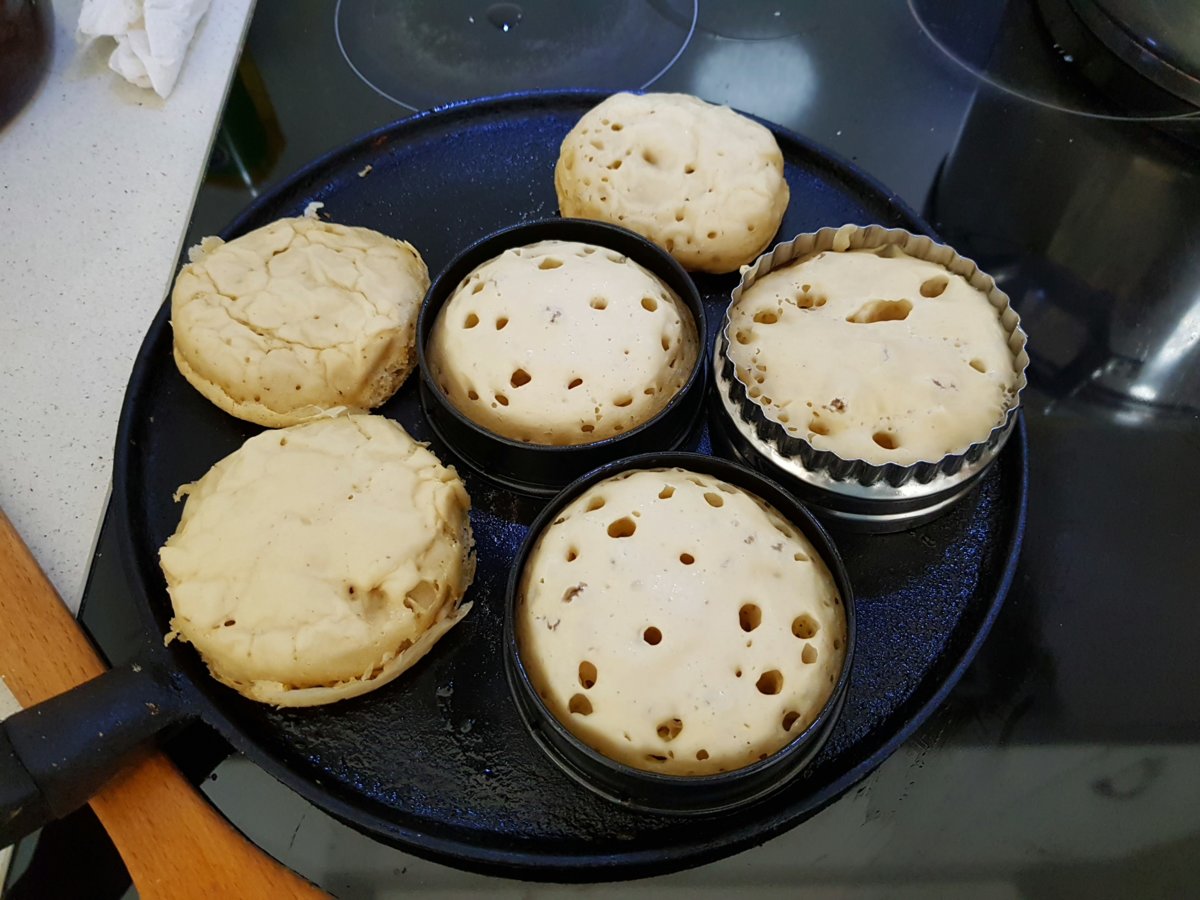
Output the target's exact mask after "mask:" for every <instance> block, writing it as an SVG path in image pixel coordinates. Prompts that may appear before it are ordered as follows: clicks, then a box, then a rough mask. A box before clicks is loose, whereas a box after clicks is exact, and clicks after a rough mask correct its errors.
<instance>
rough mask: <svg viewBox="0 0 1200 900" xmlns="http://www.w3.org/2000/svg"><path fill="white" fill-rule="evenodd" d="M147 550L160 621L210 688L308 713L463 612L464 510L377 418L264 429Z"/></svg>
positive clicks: (456, 484)
mask: <svg viewBox="0 0 1200 900" xmlns="http://www.w3.org/2000/svg"><path fill="white" fill-rule="evenodd" d="M179 495H184V496H187V503H186V505H185V506H184V509H183V516H182V518H181V520H180V522H179V527H178V528H177V529H176V530H175V533H174V534H173V535H171V537H170V538H169V539H168V540H167V542H166V544H165V545H164V546H163V547H162V549H161V550H160V551H159V561H160V563H161V565H162V570H163V574H164V575H165V576H166V581H167V589H168V591H169V592H170V595H171V603H172V605H173V607H174V611H175V615H174V617H173V618H172V620H171V629H172V631H171V633H170V634H169V635H168V640H170V639H171V638H172V637H178V638H179V639H181V640H184V641H187V642H189V643H191V644H192V645H193V646H195V648H196V649H197V650H198V651H199V652H200V654H201V656H202V657H203V658H204V661H205V662H206V663H207V664H208V667H209V670H210V671H211V672H212V674H213V676H214V677H216V678H217V679H218V680H219V681H221V682H223V683H224V684H227V685H229V686H230V687H232V688H234V689H235V690H237V691H239V692H240V693H242V694H244V695H245V696H247V697H249V698H251V699H252V700H258V701H260V702H264V703H271V704H274V705H276V706H313V705H316V704H321V703H330V702H332V701H334V700H340V699H343V698H346V697H353V696H356V695H358V694H363V693H366V692H367V691H371V690H374V689H375V688H377V687H380V686H381V685H384V684H387V683H388V682H389V681H391V680H392V679H393V678H395V677H396V676H397V675H399V674H400V673H401V672H403V671H404V670H406V669H407V668H409V667H410V666H411V665H413V664H414V663H415V662H417V661H418V660H419V659H421V657H422V656H424V655H425V653H426V652H428V650H429V649H430V648H431V647H432V646H433V644H434V643H435V642H436V641H437V640H438V639H439V638H440V637H441V636H442V635H443V634H445V633H446V631H448V630H449V629H450V628H451V627H452V626H453V625H454V624H456V623H457V622H458V621H459V620H460V619H462V617H463V616H464V615H465V614H466V613H467V610H468V609H469V608H470V604H461V603H460V601H461V600H462V596H463V593H464V592H465V591H466V589H467V587H468V585H470V583H471V579H472V577H473V575H474V570H475V558H474V555H473V553H472V552H471V547H472V537H471V526H470V522H469V520H468V518H467V513H468V511H469V509H470V499H469V498H468V496H467V492H466V489H465V488H464V487H463V484H462V481H461V480H460V479H459V477H458V475H457V474H456V473H455V471H454V469H453V468H450V467H447V466H443V465H442V464H441V462H439V461H438V458H437V457H436V456H434V454H433V453H431V452H430V451H429V450H427V449H426V448H425V447H424V446H423V445H421V444H418V443H417V442H416V441H414V440H413V439H412V438H411V437H410V436H409V435H408V433H407V432H405V431H404V429H403V428H401V427H400V426H399V425H397V424H396V423H395V422H392V421H391V420H390V419H386V418H384V417H383V416H368V415H343V416H338V417H335V418H329V419H322V420H318V421H316V422H310V423H307V424H303V425H295V426H292V427H290V428H284V429H280V430H278V431H265V432H262V433H261V434H258V435H256V436H255V437H252V438H250V439H249V440H248V441H246V443H245V444H243V445H242V446H241V448H240V449H238V450H236V451H235V452H234V453H232V454H230V455H229V456H227V457H226V458H225V459H223V460H221V461H220V462H218V463H217V464H216V465H214V466H213V467H212V468H211V469H210V470H209V471H208V472H207V473H206V474H205V475H204V477H203V478H201V479H200V480H199V481H197V482H195V483H193V484H188V485H184V486H183V487H181V488H180V489H179Z"/></svg>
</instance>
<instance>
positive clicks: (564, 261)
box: [427, 241, 699, 445]
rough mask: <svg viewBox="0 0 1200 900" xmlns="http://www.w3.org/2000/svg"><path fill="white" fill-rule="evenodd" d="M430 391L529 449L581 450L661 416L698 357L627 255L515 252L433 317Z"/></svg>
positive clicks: (577, 248)
mask: <svg viewBox="0 0 1200 900" xmlns="http://www.w3.org/2000/svg"><path fill="white" fill-rule="evenodd" d="M427 353H428V359H429V365H430V370H431V374H432V376H433V380H434V381H435V382H436V383H437V384H438V385H439V386H440V387H441V389H442V391H443V392H444V393H445V394H446V397H447V398H448V399H449V400H450V402H451V403H452V404H453V405H454V406H455V408H457V409H458V410H459V411H460V412H461V413H462V414H463V415H465V416H466V417H467V418H468V419H470V420H471V421H473V422H475V423H476V424H478V425H480V426H482V427H483V428H486V429H488V430H489V431H491V432H493V433H495V434H498V435H502V436H504V437H507V438H511V439H513V440H517V441H524V442H526V443H531V444H544V445H569V444H585V443H591V442H593V441H598V440H602V439H604V438H609V437H614V436H616V435H619V434H622V433H624V432H627V431H629V430H630V429H633V428H636V427H637V426H639V425H641V424H642V423H644V422H647V421H649V420H650V419H651V418H653V417H654V416H655V415H657V414H658V413H659V412H660V411H661V410H662V409H663V407H665V406H666V405H667V404H668V403H669V402H670V400H671V398H672V397H674V396H675V394H676V393H678V391H679V390H680V389H681V388H682V387H683V386H684V385H685V384H686V383H687V380H688V377H689V375H690V374H691V370H692V367H693V366H694V364H695V362H696V357H697V354H698V353H699V348H698V343H697V336H696V325H695V322H694V320H693V318H692V314H691V311H690V310H689V309H688V308H687V305H686V304H685V303H684V302H683V301H682V300H680V298H679V296H678V295H677V294H676V293H675V292H674V291H672V290H671V288H670V287H668V286H667V285H666V284H665V283H664V282H663V281H662V280H661V279H660V278H658V277H657V276H656V275H654V274H653V273H652V272H650V271H649V270H647V269H645V268H644V267H642V266H641V265H639V264H638V263H636V262H635V261H633V260H632V259H630V258H628V257H627V256H625V255H624V254H621V253H618V252H617V251H615V250H609V249H606V248H604V247H598V246H595V245H592V244H583V243H578V242H573V241H541V242H539V243H536V244H530V245H527V246H524V247H512V248H509V249H508V250H505V251H504V252H503V253H501V254H500V255H499V256H497V257H495V258H494V259H491V260H489V261H488V262H486V263H484V264H483V265H481V266H479V267H478V268H477V269H475V270H474V271H473V272H471V273H470V274H469V275H468V276H467V277H466V278H465V279H463V281H462V283H461V284H460V285H459V286H458V287H457V288H456V290H455V291H454V293H453V294H452V295H451V296H450V297H449V299H448V300H447V301H446V303H445V304H444V305H443V306H442V308H441V309H440V310H439V311H438V315H437V319H436V320H435V322H434V325H433V329H432V331H431V333H430V336H429V343H428V345H427Z"/></svg>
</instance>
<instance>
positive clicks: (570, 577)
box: [516, 468, 846, 775]
mask: <svg viewBox="0 0 1200 900" xmlns="http://www.w3.org/2000/svg"><path fill="white" fill-rule="evenodd" d="M517 610H518V613H517V615H518V620H517V623H516V626H517V635H518V641H519V646H520V654H521V659H522V662H523V664H524V665H525V667H526V670H527V671H528V673H529V676H530V679H531V681H532V683H533V685H534V687H535V688H536V689H537V691H538V693H539V695H540V696H541V697H542V699H543V701H544V702H545V703H546V705H547V707H548V708H549V709H550V711H551V712H552V713H553V715H554V716H555V717H556V718H557V719H558V720H559V721H560V722H562V723H563V724H564V725H565V726H566V727H567V728H568V729H569V730H570V731H572V732H573V733H574V734H575V735H576V736H577V737H579V738H580V740H582V741H583V742H584V743H586V744H589V745H590V746H592V747H594V748H595V749H597V750H598V751H600V752H601V753H604V754H605V755H606V756H608V757H610V758H612V759H615V760H617V761H619V762H622V763H625V764H627V765H630V766H633V767H635V768H638V769H643V770H646V771H651V772H661V773H664V774H671V775H704V774H712V773H716V772H722V771H729V770H732V769H737V768H741V767H743V766H746V765H749V764H751V763H753V762H755V761H757V760H759V759H764V758H766V757H767V756H769V755H770V754H772V753H774V752H775V751H777V750H779V749H781V748H782V747H784V746H785V745H786V744H788V743H789V742H790V741H791V740H793V739H794V738H796V737H798V736H799V735H800V734H801V733H802V732H803V731H804V729H805V728H806V727H807V726H808V725H809V724H810V723H811V722H812V721H813V719H815V718H816V717H817V715H818V714H819V713H820V712H821V710H822V708H823V707H824V705H825V703H826V701H827V700H828V698H829V696H830V694H831V692H832V691H833V688H834V684H835V682H836V680H837V678H838V675H839V674H840V672H841V666H842V661H843V659H844V656H845V641H846V620H845V613H844V610H843V609H842V605H841V600H840V598H839V597H838V595H837V591H836V587H835V585H834V582H833V579H832V577H831V575H830V573H829V571H828V569H827V568H826V566H825V564H824V562H823V561H822V560H821V559H820V557H819V556H818V555H817V553H816V551H815V550H814V548H813V546H812V544H811V543H810V542H809V541H808V540H807V538H805V537H804V535H803V534H802V533H801V532H800V530H799V529H798V528H796V527H795V526H794V525H792V524H791V523H790V522H787V521H786V520H785V519H783V518H782V517H781V516H780V515H779V513H778V512H777V511H775V510H774V509H772V508H771V507H769V506H768V505H767V504H765V503H763V502H762V501H761V500H759V499H758V498H757V497H754V496H752V495H751V494H749V493H747V492H745V491H743V490H742V489H740V488H737V487H734V486H732V485H730V484H728V483H726V482H724V481H721V480H720V479H717V478H714V477H712V476H710V475H702V474H698V473H693V472H689V471H685V470H683V469H678V468H673V469H656V470H641V471H634V472H630V473H626V474H622V475H617V476H614V477H613V478H610V479H607V480H605V481H602V482H600V483H598V484H596V485H593V486H592V487H591V488H589V489H588V490H587V491H585V492H584V493H583V494H582V495H581V496H579V497H578V498H576V499H575V500H574V501H573V502H572V503H571V504H570V505H568V506H567V507H566V508H565V509H564V510H563V512H562V513H561V514H560V515H559V517H558V518H557V519H556V520H555V521H554V523H553V524H551V525H550V526H548V527H547V528H546V530H545V531H544V532H543V533H542V535H541V537H540V538H539V539H538V543H537V545H536V547H535V548H534V550H533V552H532V554H531V555H530V557H529V562H528V563H527V565H526V567H525V571H524V573H523V574H522V579H521V596H520V598H519V601H518V606H517Z"/></svg>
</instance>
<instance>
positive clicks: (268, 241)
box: [171, 216, 429, 428]
mask: <svg viewBox="0 0 1200 900" xmlns="http://www.w3.org/2000/svg"><path fill="white" fill-rule="evenodd" d="M190 260H191V261H190V262H189V263H188V264H187V265H185V266H184V267H183V269H182V270H181V271H180V273H179V276H178V277H177V278H176V279H175V287H174V290H173V291H172V293H171V326H172V330H173V333H174V353H175V363H176V365H177V366H178V367H179V371H180V372H181V373H182V374H183V376H184V377H185V378H186V379H187V380H188V381H189V382H190V383H191V385H192V386H193V387H195V388H196V390H198V391H200V393H202V394H203V395H204V396H205V397H207V398H208V399H209V400H211V401H212V402H213V403H215V404H216V405H217V406H219V407H220V408H221V409H223V410H225V411H226V412H228V413H230V414H231V415H234V416H237V417H238V418H239V419H245V420H246V421H248V422H254V423H256V424H258V425H266V426H268V427H272V428H276V427H280V426H284V425H293V424H296V423H298V422H303V421H306V420H308V419H311V418H313V417H315V416H319V415H321V414H322V413H323V412H325V411H327V410H331V409H335V408H339V407H344V408H346V409H352V410H368V409H373V408H375V407H376V406H379V405H380V404H382V403H383V402H385V401H386V400H387V399H388V398H390V397H391V396H392V394H394V393H395V392H396V391H397V390H398V389H399V387H400V385H401V384H403V382H404V380H405V379H406V378H407V377H408V375H409V373H411V372H412V370H413V367H414V365H415V364H416V354H415V352H414V349H415V346H416V323H417V313H418V312H419V310H420V306H421V300H422V298H423V297H424V296H425V291H426V290H428V288H429V273H428V271H427V270H426V268H425V263H424V262H423V261H422V259H421V255H420V254H419V253H418V252H417V251H416V249H414V248H413V247H412V245H411V244H407V243H405V242H404V241H398V240H395V239H394V238H390V237H388V236H386V235H383V234H380V233H378V232H376V231H371V230H370V229H367V228H354V227H349V226H345V225H335V224H333V223H331V222H323V221H321V220H319V219H317V218H316V217H315V216H313V217H307V216H306V217H300V218H294V219H280V220H278V221H276V222H272V223H271V224H270V225H266V226H263V227H262V228H258V229H256V230H254V231H251V232H250V233H249V234H245V235H243V236H242V237H239V238H237V239H235V240H232V241H229V242H228V243H226V242H224V241H222V240H221V239H220V238H212V237H210V238H205V239H204V240H203V241H202V242H201V244H200V246H199V247H194V248H192V250H191V251H190Z"/></svg>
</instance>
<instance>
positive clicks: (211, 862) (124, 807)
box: [0, 510, 326, 900]
mask: <svg viewBox="0 0 1200 900" xmlns="http://www.w3.org/2000/svg"><path fill="white" fill-rule="evenodd" d="M0 622H3V623H4V626H3V627H4V636H3V638H2V639H0V676H2V677H3V678H4V681H5V682H6V683H7V685H8V687H9V689H10V690H11V691H12V692H13V694H14V695H15V696H16V698H17V700H18V701H20V703H21V705H22V706H26V707H27V706H32V705H34V704H35V703H40V702H41V701H42V700H45V699H47V698H48V697H52V696H54V695H55V694H60V693H62V692H63V691H67V690H70V689H71V688H73V687H75V685H77V684H79V683H81V682H83V681H87V680H88V679H91V678H95V677H96V676H97V675H99V674H101V673H102V672H103V671H104V668H105V667H104V663H103V661H102V660H101V659H100V657H99V656H98V655H97V654H96V651H95V650H94V649H93V648H92V645H91V644H90V643H89V642H88V639H87V637H86V636H84V634H83V631H82V630H81V629H80V627H79V624H78V623H77V622H76V621H75V619H74V618H73V617H72V616H71V614H70V612H68V611H67V608H66V606H65V605H63V602H62V600H61V599H60V598H59V596H58V594H57V593H56V592H55V590H54V586H53V585H51V584H50V581H49V579H47V578H46V576H45V574H44V573H43V572H42V570H41V569H40V568H39V567H38V564H37V562H36V561H35V560H34V558H33V556H32V554H30V552H29V548H28V547H26V546H25V543H24V541H22V540H21V537H20V535H19V534H17V532H16V529H15V528H13V526H12V523H11V522H9V520H8V518H7V516H5V515H4V512H3V511H2V510H0ZM91 804H92V809H94V810H95V812H96V815H97V816H98V817H99V819H100V821H101V822H102V823H103V824H104V827H105V828H106V829H107V830H108V833H109V835H110V836H111V837H112V840H113V843H114V844H116V846H117V849H118V850H119V851H120V853H121V857H122V858H123V859H124V860H125V865H126V866H127V867H128V869H129V874H130V876H131V877H132V878H133V882H134V884H135V885H137V888H138V891H139V892H140V893H141V895H142V896H143V897H147V898H169V900H176V898H193V897H195V898H209V897H247V898H250V897H253V898H259V897H272V898H274V897H295V898H315V897H324V896H326V895H325V894H324V892H322V891H321V890H319V889H318V888H316V887H314V886H313V885H311V884H309V883H308V882H307V881H305V880H303V879H302V878H300V877H299V876H298V875H296V874H295V873H293V872H291V871H290V870H288V869H286V868H284V867H283V866H281V865H280V864H279V863H277V862H275V860H273V859H272V858H271V857H269V856H267V854H265V853H263V852H262V851H261V850H259V849H258V848H257V847H255V846H254V845H253V844H251V843H250V842H249V841H248V840H246V838H245V837H243V836H242V835H241V833H239V832H238V831H237V830H236V829H235V828H234V827H233V826H232V825H230V824H229V822H228V821H226V820H225V819H224V818H223V817H222V816H221V815H220V813H218V812H217V811H216V810H215V809H214V808H213V807H212V806H211V805H209V803H208V801H207V800H206V799H205V798H204V797H203V795H201V794H200V793H199V791H197V790H196V789H195V788H193V787H192V785H191V784H189V783H188V781H187V779H185V778H184V777H183V776H182V775H181V774H180V773H179V770H178V769H176V768H175V766H174V765H173V764H172V763H171V761H170V760H168V759H167V758H166V757H165V756H164V755H163V754H161V753H158V752H148V753H147V754H146V757H145V758H144V759H143V760H142V761H141V762H139V763H137V764H136V765H134V766H131V767H129V768H128V769H126V770H125V771H124V772H122V773H121V774H119V775H118V776H117V777H116V778H114V779H113V780H112V781H110V782H109V783H108V784H107V785H106V786H105V787H104V788H103V789H102V790H101V791H100V792H99V793H98V794H96V796H94V797H93V798H92V801H91Z"/></svg>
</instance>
